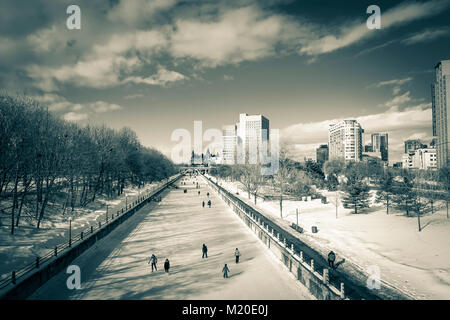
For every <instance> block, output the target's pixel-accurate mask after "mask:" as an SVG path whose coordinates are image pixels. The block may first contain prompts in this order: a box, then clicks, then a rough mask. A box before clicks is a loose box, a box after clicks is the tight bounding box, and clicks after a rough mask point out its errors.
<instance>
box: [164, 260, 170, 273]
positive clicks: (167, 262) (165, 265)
mask: <svg viewBox="0 0 450 320" xmlns="http://www.w3.org/2000/svg"><path fill="white" fill-rule="evenodd" d="M169 269H170V262H169V259H166V261H165V262H164V270H165V271H166V273H169Z"/></svg>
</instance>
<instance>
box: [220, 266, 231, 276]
mask: <svg viewBox="0 0 450 320" xmlns="http://www.w3.org/2000/svg"><path fill="white" fill-rule="evenodd" d="M222 272H223V277H224V278H228V272H230V269H228V266H227V264H226V263H225V266H224V267H223V269H222Z"/></svg>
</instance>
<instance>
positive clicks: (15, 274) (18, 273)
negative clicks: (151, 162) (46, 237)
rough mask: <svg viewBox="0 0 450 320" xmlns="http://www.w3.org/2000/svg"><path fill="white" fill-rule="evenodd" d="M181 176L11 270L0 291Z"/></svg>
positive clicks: (172, 178) (0, 281) (0, 283)
mask: <svg viewBox="0 0 450 320" xmlns="http://www.w3.org/2000/svg"><path fill="white" fill-rule="evenodd" d="M180 176H182V174H177V175H175V176H172V177H171V178H169V179H168V182H166V183H163V184H162V185H161V186H159V187H156V188H154V189H153V190H148V192H147V193H146V194H145V195H139V196H137V197H136V198H135V200H134V201H132V202H130V203H127V204H126V205H125V207H123V208H121V209H120V210H116V212H113V213H111V214H109V213H107V215H106V217H105V221H104V223H102V222H101V221H98V223H96V224H95V225H91V226H90V227H88V228H86V229H84V230H82V231H81V232H80V233H78V234H77V235H75V236H73V237H72V236H71V237H70V238H69V240H67V241H66V242H64V243H61V244H59V245H57V246H55V247H54V248H53V249H51V250H49V251H48V253H46V254H45V255H43V256H37V257H36V258H35V260H34V261H33V262H31V263H29V264H27V265H25V266H23V267H22V268H20V269H17V270H13V271H12V272H11V273H10V276H7V277H5V278H3V279H1V280H0V290H2V289H4V288H6V287H7V286H9V285H10V284H13V285H15V284H16V283H17V282H18V281H19V280H20V279H22V278H24V277H26V276H28V275H30V274H32V273H33V272H36V271H38V270H39V268H40V267H41V266H42V265H43V264H45V263H46V262H48V261H50V260H51V259H53V258H56V257H57V256H58V255H60V254H61V253H64V252H66V251H67V250H68V249H71V248H72V247H73V246H74V245H75V244H78V243H81V242H82V241H84V240H85V239H87V238H89V237H90V236H92V235H93V234H94V233H96V232H97V231H99V230H100V229H102V228H104V227H106V226H107V225H109V224H110V223H112V222H113V221H115V220H117V218H119V217H121V216H123V215H124V214H126V213H127V212H129V211H131V210H133V209H134V208H136V207H137V206H139V205H140V204H141V203H143V202H145V201H147V200H149V199H151V198H152V197H154V196H155V195H158V194H159V193H161V191H163V190H164V189H165V188H167V187H168V186H170V185H171V184H172V183H173V182H175V181H176V180H177V179H178V178H179V177H180Z"/></svg>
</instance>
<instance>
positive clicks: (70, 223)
mask: <svg viewBox="0 0 450 320" xmlns="http://www.w3.org/2000/svg"><path fill="white" fill-rule="evenodd" d="M71 246H72V217H69V247H71Z"/></svg>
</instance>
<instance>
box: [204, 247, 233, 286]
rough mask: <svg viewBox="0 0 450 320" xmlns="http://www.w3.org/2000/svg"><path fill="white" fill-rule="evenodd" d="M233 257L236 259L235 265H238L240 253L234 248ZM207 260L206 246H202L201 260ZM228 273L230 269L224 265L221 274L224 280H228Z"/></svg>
mask: <svg viewBox="0 0 450 320" xmlns="http://www.w3.org/2000/svg"><path fill="white" fill-rule="evenodd" d="M234 256H235V259H236V263H239V257H240V256H241V253H240V252H239V249H238V248H236V250H235V251H234ZM203 258H208V247H207V246H206V244H203V245H202V259H203ZM228 272H230V269H229V268H228V265H227V264H226V263H225V265H224V267H223V268H222V273H223V277H224V278H228Z"/></svg>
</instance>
